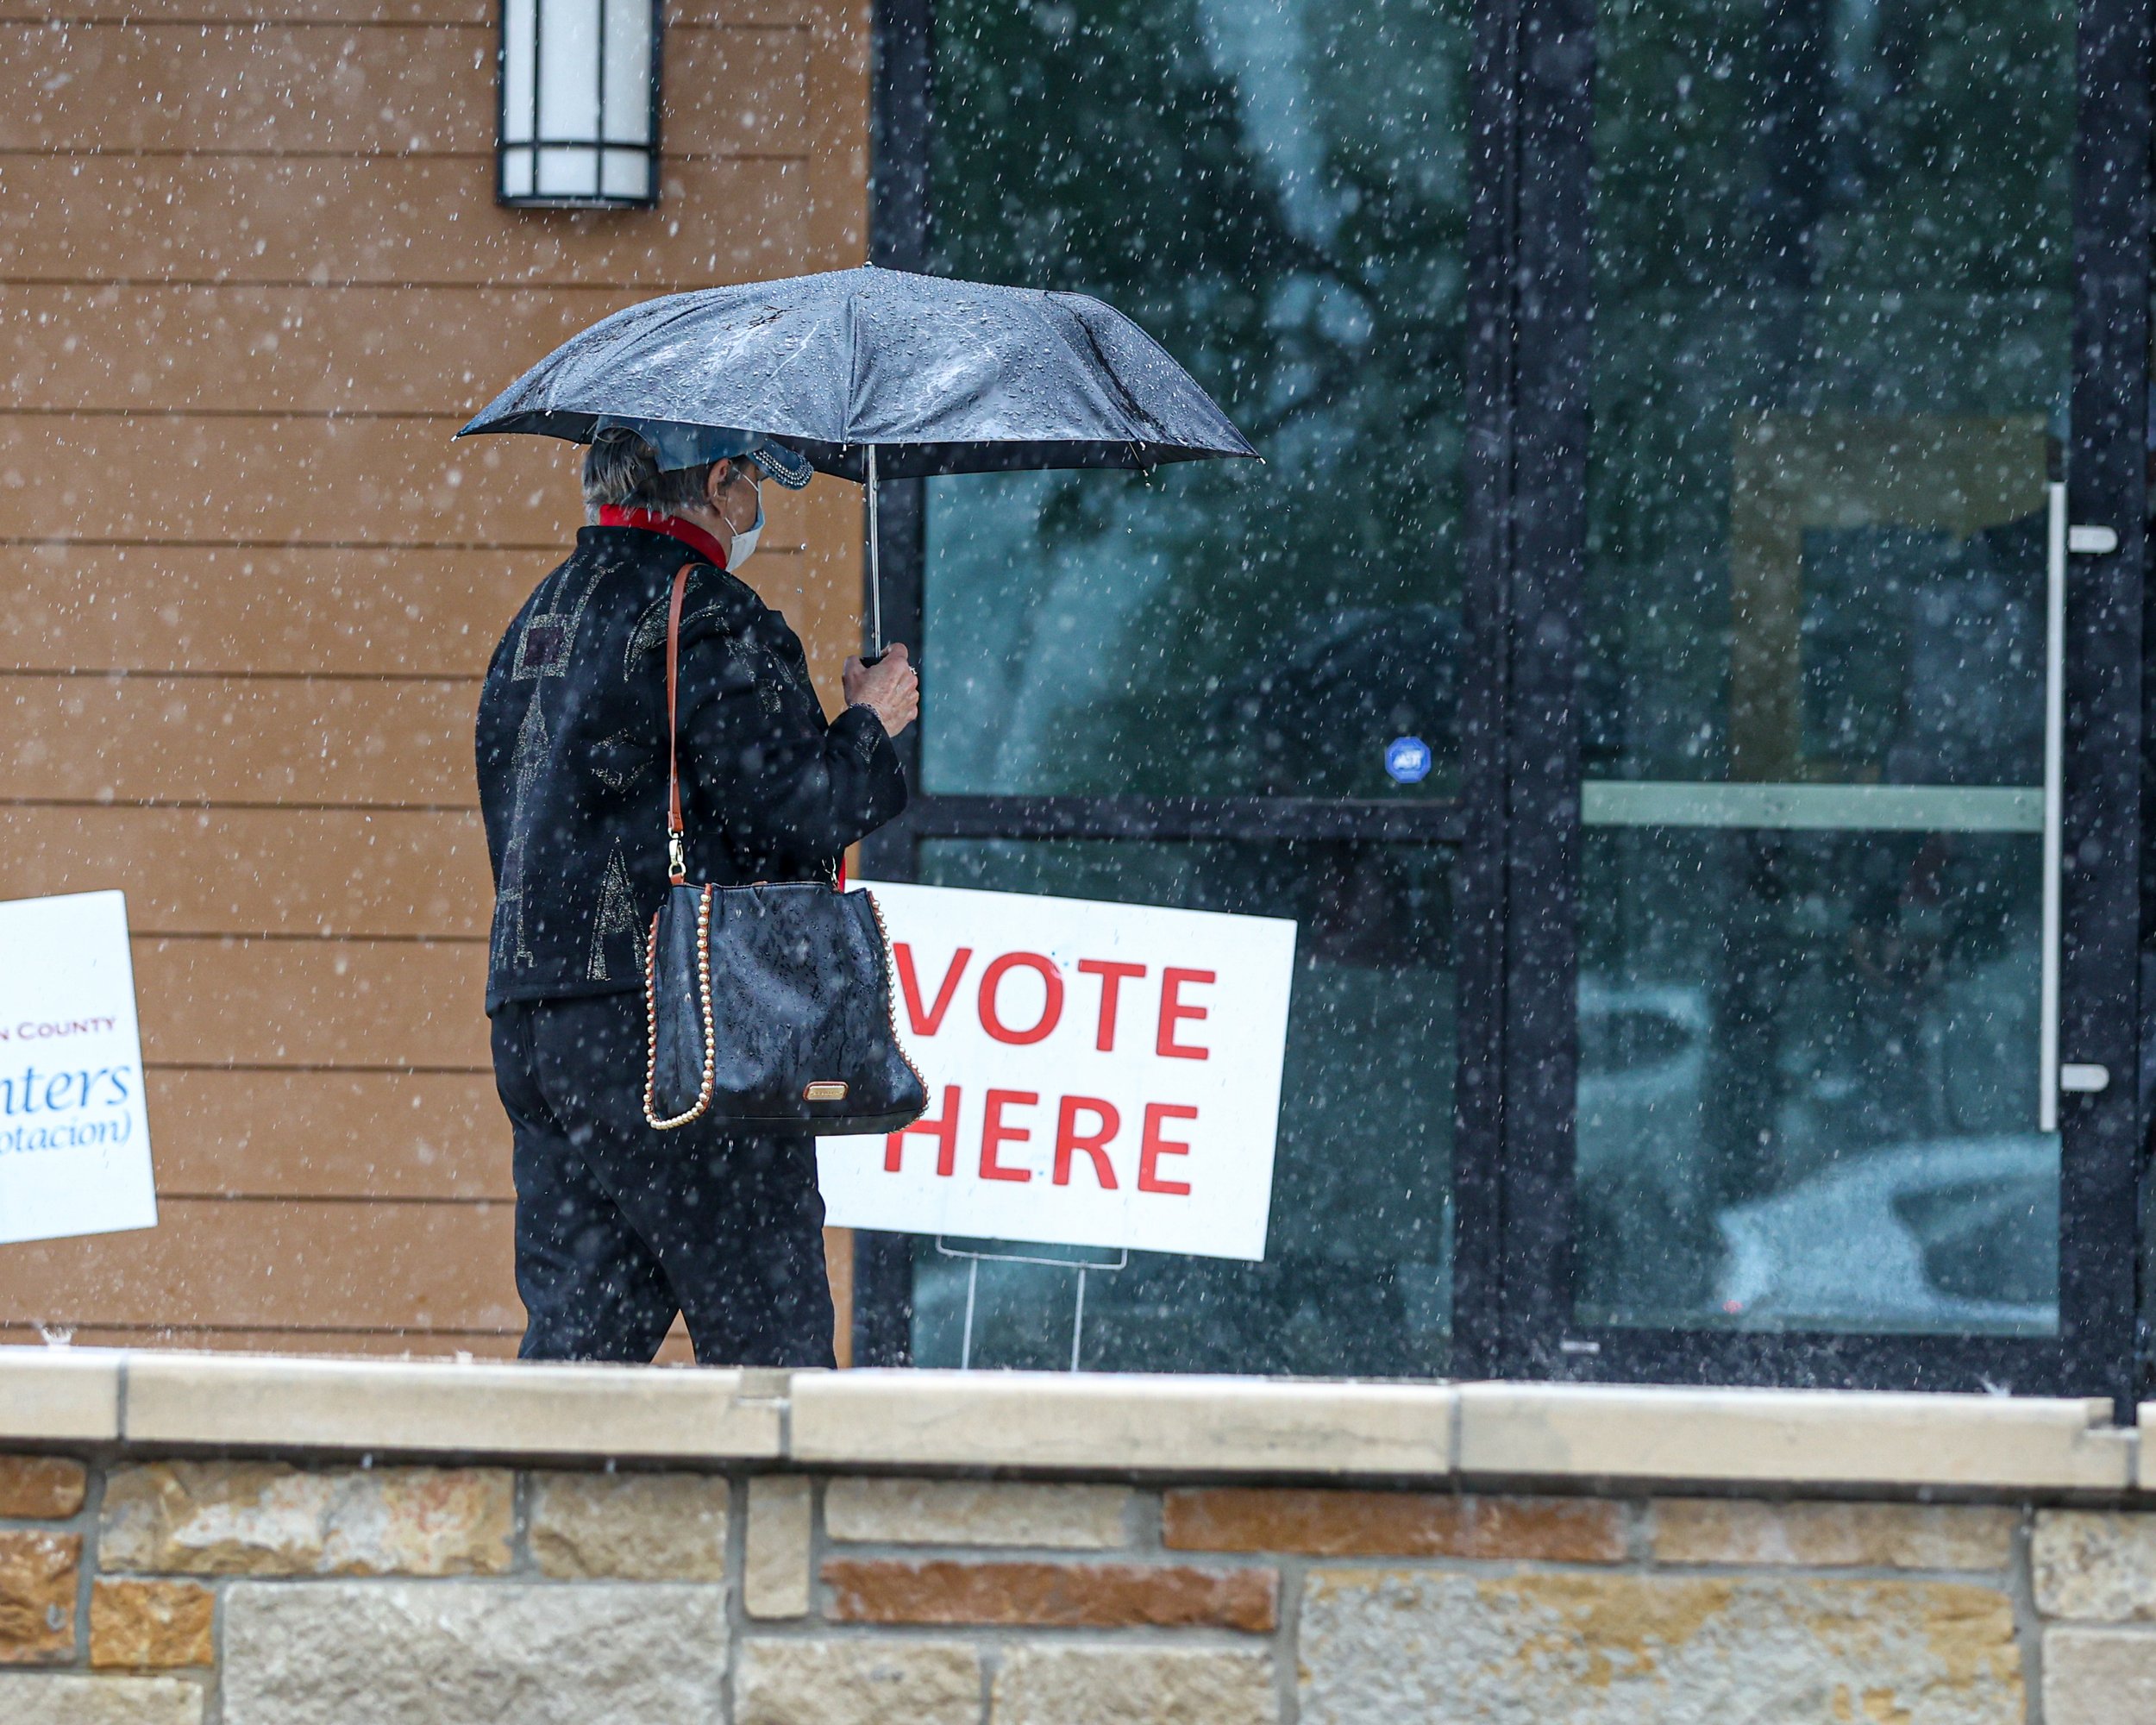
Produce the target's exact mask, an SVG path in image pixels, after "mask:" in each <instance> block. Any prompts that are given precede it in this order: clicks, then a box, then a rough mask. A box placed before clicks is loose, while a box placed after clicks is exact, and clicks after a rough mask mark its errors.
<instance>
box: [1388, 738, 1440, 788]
mask: <svg viewBox="0 0 2156 1725" xmlns="http://www.w3.org/2000/svg"><path fill="white" fill-rule="evenodd" d="M1431 766H1432V759H1431V755H1430V745H1429V744H1428V743H1425V742H1424V741H1423V740H1422V739H1421V738H1420V737H1395V738H1393V740H1392V741H1391V742H1390V743H1387V744H1386V745H1385V770H1386V771H1387V772H1388V773H1389V774H1391V775H1393V780H1394V782H1395V783H1396V784H1402V785H1419V784H1420V783H1421V782H1422V781H1424V780H1425V779H1426V778H1428V777H1429V776H1430V768H1431Z"/></svg>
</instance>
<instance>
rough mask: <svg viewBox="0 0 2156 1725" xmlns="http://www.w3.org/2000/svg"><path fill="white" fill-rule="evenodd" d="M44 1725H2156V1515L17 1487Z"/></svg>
mask: <svg viewBox="0 0 2156 1725" xmlns="http://www.w3.org/2000/svg"><path fill="white" fill-rule="evenodd" d="M0 1667H4V1670H0V1719H5V1720H8V1721H9V1722H11V1725H63V1722H65V1725H92V1722H94V1725H205V1722H221V1725H271V1722H274V1725H312V1722H317V1721H320V1722H323V1725H332V1722H334V1725H376V1722H380V1725H390V1722H395V1725H461V1722H476V1721H479V1720H492V1719H496V1718H503V1719H514V1720H517V1722H519V1725H546V1722H555V1721H560V1722H563V1725H569V1722H574V1725H616V1722H618V1725H674V1722H680V1725H689V1722H696V1725H711V1722H716V1721H721V1720H727V1719H730V1720H731V1721H732V1722H734V1725H983V1722H993V1725H1156V1722H1157V1725H1171V1722H1172V1725H1289V1722H1296V1725H1375V1722H1381V1721H1382V1722H1391V1721H1396V1720H1397V1721H1419V1720H1452V1719H1458V1720H1476V1721H1482V1720H1493V1721H1494V1720H1514V1719H1516V1720H1522V1721H1525V1720H1545V1719H1546V1720H1553V1721H1557V1720H1561V1721H1564V1722H1567V1725H1691V1722H1699V1725H1708V1722H1722V1721H1727V1720H1732V1719H1739V1718H1742V1719H1758V1720H1773V1721H1798V1720H1802V1721H1807V1722H1809V1721H1820V1722H1834V1721H1848V1722H1852V1725H1863V1722H1882V1725H1885V1722H1898V1725H2138V1722H2143V1721H2147V1720H2149V1719H2153V1718H2156V1514H2150V1513H2144V1512H2142V1511H2140V1510H2136V1509H2120V1508H2109V1509H2074V1508H2062V1507H2057V1506H2056V1505H2046V1504H2040V1503H2034V1502H1985V1503H1958V1504H1923V1503H1915V1502H1876V1501H1862V1500H1837V1501H1828V1500H1803V1499H1795V1500H1783V1501H1770V1500H1768V1499H1766V1498H1764V1497H1758V1496H1747V1497H1724V1498H1717V1499H1702V1498H1690V1497H1675V1496H1664V1497H1655V1496H1619V1497H1597V1496H1504V1495H1489V1494H1482V1495H1476V1494H1463V1493H1457V1492H1449V1491H1448V1492H1430V1491H1423V1490H1341V1489H1299V1488H1285V1487H1278V1486H1236V1487H1207V1486H1187V1487H1175V1486H1169V1487H1166V1488H1156V1487H1152V1486H1144V1485H1133V1484H1127V1483H1123V1482H1119V1481H1116V1480H1113V1479H1108V1478H1095V1479H1093V1480H1090V1481H1084V1482H1066V1483H1014V1482H986V1481H979V1480H965V1479H950V1478H941V1479H930V1478H922V1477H903V1476H882V1477H856V1476H850V1475H845V1474H824V1475H812V1474H807V1473H800V1472H756V1473H753V1474H752V1473H749V1472H746V1471H722V1470H716V1469H715V1470H711V1471H626V1470H624V1471H551V1470H529V1469H524V1470H519V1469H511V1468H506V1467H451V1468H442V1467H413V1466H372V1467H358V1466H323V1465H316V1466H305V1467H297V1466H291V1465H284V1464H281V1463H276V1462H266V1461H216V1460H210V1461H166V1460H155V1461H147V1462H144V1461H122V1460H115V1461H110V1462H104V1463H91V1464H88V1465H85V1463H84V1462H82V1461H80V1460H78V1459H74V1458H68V1457H64V1456H51V1455H35V1454H16V1455H13V1456H9V1457H6V1458H0Z"/></svg>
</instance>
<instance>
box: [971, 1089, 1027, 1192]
mask: <svg viewBox="0 0 2156 1725" xmlns="http://www.w3.org/2000/svg"><path fill="white" fill-rule="evenodd" d="M1037 1101H1040V1096H1039V1094H1038V1093H1037V1092H1036V1091H1032V1090H991V1091H989V1092H988V1111H987V1115H986V1116H985V1117H984V1118H983V1119H982V1120H981V1178H982V1179H983V1180H1015V1181H1018V1182H1019V1183H1020V1184H1024V1183H1025V1182H1026V1181H1028V1180H1031V1178H1032V1177H1033V1176H1032V1174H1031V1171H1030V1170H1026V1169H1024V1168H1006V1167H1005V1166H1004V1165H1003V1164H1001V1163H1000V1162H999V1161H997V1160H996V1151H998V1150H999V1149H1000V1148H1001V1147H1002V1146H1003V1145H1006V1144H1024V1143H1025V1141H1026V1140H1027V1139H1028V1138H1031V1137H1032V1136H1033V1134H1032V1132H1031V1129H1030V1128H1028V1127H1025V1126H1006V1125H1004V1124H1003V1110H1004V1107H1005V1106H1006V1104H1012V1103H1014V1104H1016V1105H1017V1106H1018V1107H1021V1108H1030V1107H1032V1106H1033V1104H1034V1103H1036V1102H1037Z"/></svg>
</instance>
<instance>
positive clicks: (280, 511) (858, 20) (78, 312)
mask: <svg viewBox="0 0 2156 1725" xmlns="http://www.w3.org/2000/svg"><path fill="white" fill-rule="evenodd" d="M496 11H497V9H496V6H495V4H494V0H186V3H184V4H182V3H179V0H149V3H146V4H136V3H129V4H125V5H122V4H117V3H112V0H40V3H39V4H36V5H34V6H30V7H28V8H23V7H15V8H10V9H7V10H6V12H5V14H4V16H0V70H4V72H5V76H6V84H7V88H8V90H9V92H10V94H11V97H12V98H13V99H11V100H10V101H9V103H8V104H7V105H6V108H5V110H4V112H0V247H3V250H4V255H3V256H0V300H3V301H4V304H5V309H6V313H7V315H6V316H5V317H0V898H28V897H34V896H36V895H39V894H48V893H66V892H78V891H89V890H97V889H103V888H115V887H118V888H125V889H126V891H127V893H128V910H129V914H130V917H131V919H132V925H133V930H134V932H135V965H136V980H137V985H138V991H139V994H140V997H141V1022H142V1039H143V1053H144V1057H145V1059H146V1060H147V1063H148V1065H149V1084H148V1092H149V1113H150V1128H151V1134H152V1139H153V1143H154V1149H155V1155H156V1163H157V1174H158V1184H159V1192H160V1225H159V1226H158V1227H157V1228H155V1229H154V1230H148V1231H143V1232H140V1233H127V1234H118V1235H111V1236H106V1237H102V1238H97V1239H78V1240H66V1241H59V1242H53V1243H51V1244H42V1245H7V1246H0V1339H4V1340H14V1341H22V1340H25V1339H29V1340H34V1339H36V1336H37V1333H38V1332H39V1331H40V1330H45V1331H48V1332H50V1331H66V1332H69V1333H73V1334H74V1335H75V1336H76V1337H77V1338H78V1339H81V1340H85V1341H89V1340H102V1341H108V1342H119V1341H127V1342H133V1343H155V1344H170V1343H172V1342H175V1341H177V1342H179V1343H182V1344H184V1345H186V1346H193V1347H227V1348H247V1347H274V1348H277V1349H280V1350H283V1351H285V1352H293V1351H299V1350H314V1351H323V1352H347V1353H349V1352H391V1353H398V1352H422V1353H427V1352H433V1353H448V1352H473V1353H479V1354H488V1353H499V1352H509V1351H513V1349H514V1346H515V1344H516V1339H517V1333H518V1332H519V1331H520V1330H521V1328H522V1326H523V1313H522V1310H521V1308H520V1307H519V1306H518V1303H517V1295H516V1289H515V1288H514V1285H513V1283H512V1281H511V1262H510V1260H511V1248H510V1214H509V1208H508V1203H507V1201H508V1200H509V1199H510V1197H511V1182H510V1176H509V1157H508V1130H507V1126H506V1124H505V1121H504V1120H503V1118H502V1115H501V1111H500V1107H499V1105H498V1103H497V1102H496V1101H495V1099H494V1096H493V1089H492V1079H491V1076H489V1073H488V1057H487V1046H486V1019H485V1018H484V1016H483V1015H482V1012H481V1000H480V996H481V992H482V987H483V982H484V975H485V969H486V933H487V928H488V924H489V917H490V913H491V909H492V894H491V888H490V886H489V882H488V879H487V869H486V852H485V846H484V844H483V842H482V838H481V835H480V832H479V820H478V816H477V812H476V800H477V799H476V792H475V787H474V784H473V767H472V717H473V706H474V704H475V701H476V699H477V690H478V680H479V676H480V675H481V674H482V673H483V672H484V670H485V668H486V660H487V655H488V654H489V653H490V652H491V650H492V646H493V643H494V641H495V640H496V638H497V637H498V635H499V632H500V630H501V629H502V627H503V625H504V624H505V622H506V621H507V619H508V618H509V617H510V615H511V613H512V612H514V610H515V608H516V606H517V605H518V604H519V603H520V602H521V601H522V599H523V595H524V594H525V593H528V592H529V591H530V587H531V586H532V585H533V584H534V583H535V582H536V580H538V579H539V578H540V576H541V575H542V574H544V572H545V571H546V569H547V568H548V567H549V566H550V565H551V564H552V563H553V562H554V561H556V560H558V558H559V557H560V555H561V550H562V548H563V547H564V545H565V544H566V543H567V540H568V539H569V538H570V536H572V535H573V530H574V529H575V527H576V526H577V524H578V523H579V521H580V508H579V505H578V502H577V498H576V492H575V488H574V483H573V467H572V461H573V457H572V456H571V455H569V453H568V452H567V449H565V448H564V446H562V445H561V444H559V443H555V442H551V441H549V440H545V439H538V438H524V437H505V438H489V439H484V440H479V441H477V442H473V443H467V444H462V445H454V446H453V445H452V444H451V442H450V441H449V440H450V436H451V434H452V433H453V432H454V430H456V427H457V426H458V424H459V423H461V422H462V420H463V419H464V418H465V417H467V415H468V414H469V413H471V412H472V411H474V410H475V409H477V408H478V407H479V406H480V405H484V404H485V402H486V400H487V399H488V398H490V397H491V396H492V394H493V393H494V392H495V391H496V390H497V389H498V388H499V387H501V386H503V385H505V383H506V382H507V381H508V380H510V379H511V378H512V377H513V376H514V375H515V374H516V373H517V372H518V371H519V370H521V369H522V368H523V367H525V366H527V365H529V364H530V363H531V362H532V361H535V360H536V359H537V358H538V357H539V356H540V355H541V354H543V353H545V352H546V351H547V349H548V348H550V347H552V346H553V345H554V344H555V343H556V342H560V341H561V340H562V339H563V338H564V337H566V336H567V335H569V334H570V333H571V332H573V330H575V329H579V328H580V327H582V326H583V325H585V324H586V323H591V322H592V321H593V320H594V319H596V318H598V317H602V316H604V315H605V314H606V313H608V312H610V311H613V310H615V309H617V307H619V306H621V305H623V304H629V303H630V302H632V301H635V300H637V299H641V298H647V297H649V296H651V295H654V294H657V293H661V292H667V291H670V290H673V289H678V288H689V287H702V286H707V285H711V284H712V283H713V282H720V281H736V280H743V279H753V278H756V277H764V276H776V275H785V274H789V273H794V272H796V271H802V270H812V269H821V268H831V267H843V266H846V265H850V264H854V263H857V262H859V261H860V260H861V259H862V255H863V252H864V248H865V224H866V209H867V200H866V190H865V188H866V173H867V147H868V31H867V18H868V11H867V7H866V5H865V4H863V3H861V0H681V3H670V4H669V5H668V6H667V39H666V44H665V72H666V78H665V111H664V119H663V140H664V143H665V148H666V160H665V166H664V170H663V173H662V176H661V178H662V185H663V195H662V197H661V202H660V204H659V205H658V207H657V208H656V209H654V210H620V211H613V212H607V213H591V212H583V213H572V212H567V211H559V210H555V211H547V210H504V209H500V208H498V207H497V206H496V204H495V203H494V201H493V197H492V186H493V174H494V168H493V158H492V141H493V122H494V112H495V93H494V51H495V41H496V34H497V26H496V22H495V21H496ZM769 506H770V510H771V517H772V518H771V526H770V530H769V531H768V533H767V535H766V536H765V546H766V549H764V551H763V552H762V553H761V555H760V556H759V557H758V559H757V561H756V563H755V568H754V569H753V570H752V571H751V578H752V579H753V580H755V582H756V583H757V584H758V585H759V586H761V588H762V589H763V591H764V592H765V593H766V595H767V596H768V598H770V599H771V600H772V602H773V603H774V604H776V605H780V606H781V608H783V609H784V610H786V611H787V613H788V615H789V616H790V617H791V618H793V622H794V623H795V624H796V626H797V627H798V628H799V629H800V630H801V633H802V635H803V637H804V638H805V641H806V643H807V644H808V647H809V652H810V659H811V663H812V668H814V669H815V671H816V673H817V674H818V679H819V681H820V682H821V683H822V684H823V686H824V688H825V689H826V691H827V693H830V694H833V695H835V694H836V692H837V690H836V685H837V667H838V663H839V661H840V660H841V659H842V658H843V655H844V653H845V652H846V651H848V650H849V647H850V643H853V642H855V641H856V640H857V639H858V638H859V637H858V632H857V623H856V618H857V611H858V605H859V594H860V591H861V585H860V583H861V576H860V546H861V528H860V493H859V492H858V490H857V489H856V487H854V486H847V485H843V484H842V483H839V482H837V481H835V480H824V481H822V482H819V483H818V485H816V486H812V487H811V488H810V489H809V490H808V491H807V492H805V493H802V494H801V495H800V496H799V497H796V496H794V495H793V494H792V493H788V492H780V491H778V490H776V489H775V488H774V490H773V491H772V492H771V493H770V497H769Z"/></svg>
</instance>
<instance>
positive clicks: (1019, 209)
mask: <svg viewBox="0 0 2156 1725" xmlns="http://www.w3.org/2000/svg"><path fill="white" fill-rule="evenodd" d="M936 22H937V29H936V40H937V66H936V78H937V129H936V136H935V147H934V157H933V173H934V206H935V216H934V223H933V244H934V257H935V267H936V268H937V270H939V271H940V272H943V273H949V274H953V275H961V276H971V277H976V278H981V279H988V280H993V281H1006V282H1015V283H1019V284H1023V285H1029V286H1036V287H1053V288H1062V289H1071V290H1075V291H1080V292H1089V293H1094V294H1097V295H1099V296H1100V297H1101V298H1105V299H1106V300H1108V301H1109V302H1110V303H1112V304H1114V305H1116V306H1117V307H1119V309H1121V310H1122V311H1126V312H1128V313H1129V314H1130V315H1131V317H1135V318H1136V319H1137V320H1138V322H1139V323H1141V324H1143V325H1144V328H1145V329H1147V330H1148V331H1149V332H1150V333H1151V334H1152V335H1153V336H1155V337H1156V338H1157V339H1158V340H1159V341H1161V342H1163V345H1165V346H1166V348H1168V349H1169V352H1170V353H1172V354H1175V356H1176V357H1177V358H1178V359H1179V360H1181V361H1182V362H1183V363H1185V364H1186V365H1188V367H1189V368H1190V369H1191V371H1192V372H1193V373H1194V375H1195V376H1196V377H1197V379H1198V380H1199V381H1200V383H1201V384H1203V385H1204V386H1206V389H1208V390H1209V391H1211V392H1212V393H1213V395H1214V397H1215V398H1217V399H1219V401H1220V403H1221V404H1222V405H1223V406H1225V408H1226V409H1227V411H1228V412H1229V413H1230V414H1231V415H1232V417H1234V418H1235V420H1236V421H1237V423H1238V424H1240V425H1241V426H1242V427H1243V429H1244V431H1245V432H1247V433H1248V434H1249V435H1250V438H1251V440H1252V442H1255V443H1256V444H1257V447H1258V449H1260V450H1261V451H1262V452H1263V455H1264V456H1265V465H1263V466H1262V467H1261V466H1259V465H1257V464H1256V463H1251V462H1226V463H1201V464H1185V465H1181V466H1177V467H1169V468H1166V469H1163V470H1162V471H1161V472H1159V473H1158V474H1155V475H1152V476H1151V477H1150V478H1144V477H1139V476H1137V475H1122V474H1097V473H1095V474H1069V473H1066V474H1017V475H1010V476H1006V477H997V478H986V477H968V478H960V479H954V480H940V481H937V482H935V483H934V484H933V485H932V486H931V489H930V497H929V510H928V561H927V569H926V611H927V615H926V626H925V630H924V654H925V660H924V663H925V666H926V673H925V682H926V687H927V701H928V708H927V714H928V718H927V724H926V727H925V731H924V745H923V746H924V785H925V787H926V788H927V789H929V790H931V791H937V792H997V791H1000V792H1020V793H1050V792H1069V793H1192V794H1232V793H1256V794H1286V795H1324V796H1355V797H1386V798H1396V797H1428V796H1445V795H1451V794H1453V793H1456V791H1457V750H1456V747H1455V743H1454V729H1455V725H1454V717H1453V715H1454V704H1455V690H1454V683H1453V679H1454V677H1455V675H1456V664H1455V662H1456V658H1457V621H1456V619H1457V596H1458V561H1459V550H1458V542H1459V496H1458V463H1459V451H1460V439H1461V429H1460V428H1461V401H1462V381H1461V371H1460V367H1461V348H1462V339H1463V294H1462V280H1463V272H1462V257H1461V252H1462V245H1463V236H1464V231H1465V224H1466V212H1467V186H1466V164H1465V150H1464V144H1463V140H1464V135H1465V114H1464V104H1465V95H1464V91H1463V74H1464V72H1465V67H1466V65H1467V57H1468V46H1469V44H1468V34H1469V26H1468V22H1467V10H1466V7H1465V4H1464V0H1376V3H1372V0H1287V3H1281V0H1165V3H1149V4H1144V5H1140V4H1134V3H1129V0H1056V3H1040V0H1035V3H1016V4H1013V3H1012V0H942V3H939V4H938V6H937V21H936ZM1402 737H1416V738H1420V739H1421V740H1422V741H1423V742H1424V743H1426V744H1427V745H1428V748H1429V757H1428V761H1427V769H1426V772H1423V773H1422V774H1421V775H1420V776H1418V775H1416V773H1415V772H1414V771H1412V770H1411V771H1409V772H1406V773H1402V772H1400V771H1397V770H1395V771H1393V772H1388V770H1387V764H1386V763H1387V750H1388V746H1390V745H1391V744H1393V743H1395V742H1396V741H1397V740H1398V739H1400V738H1402ZM1414 758H1415V757H1414V756H1413V755H1412V754H1409V755H1407V756H1401V755H1399V754H1395V756H1394V761H1395V768H1398V767H1399V765H1400V763H1401V761H1402V760H1403V759H1405V760H1407V761H1410V762H1413V760H1414Z"/></svg>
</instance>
